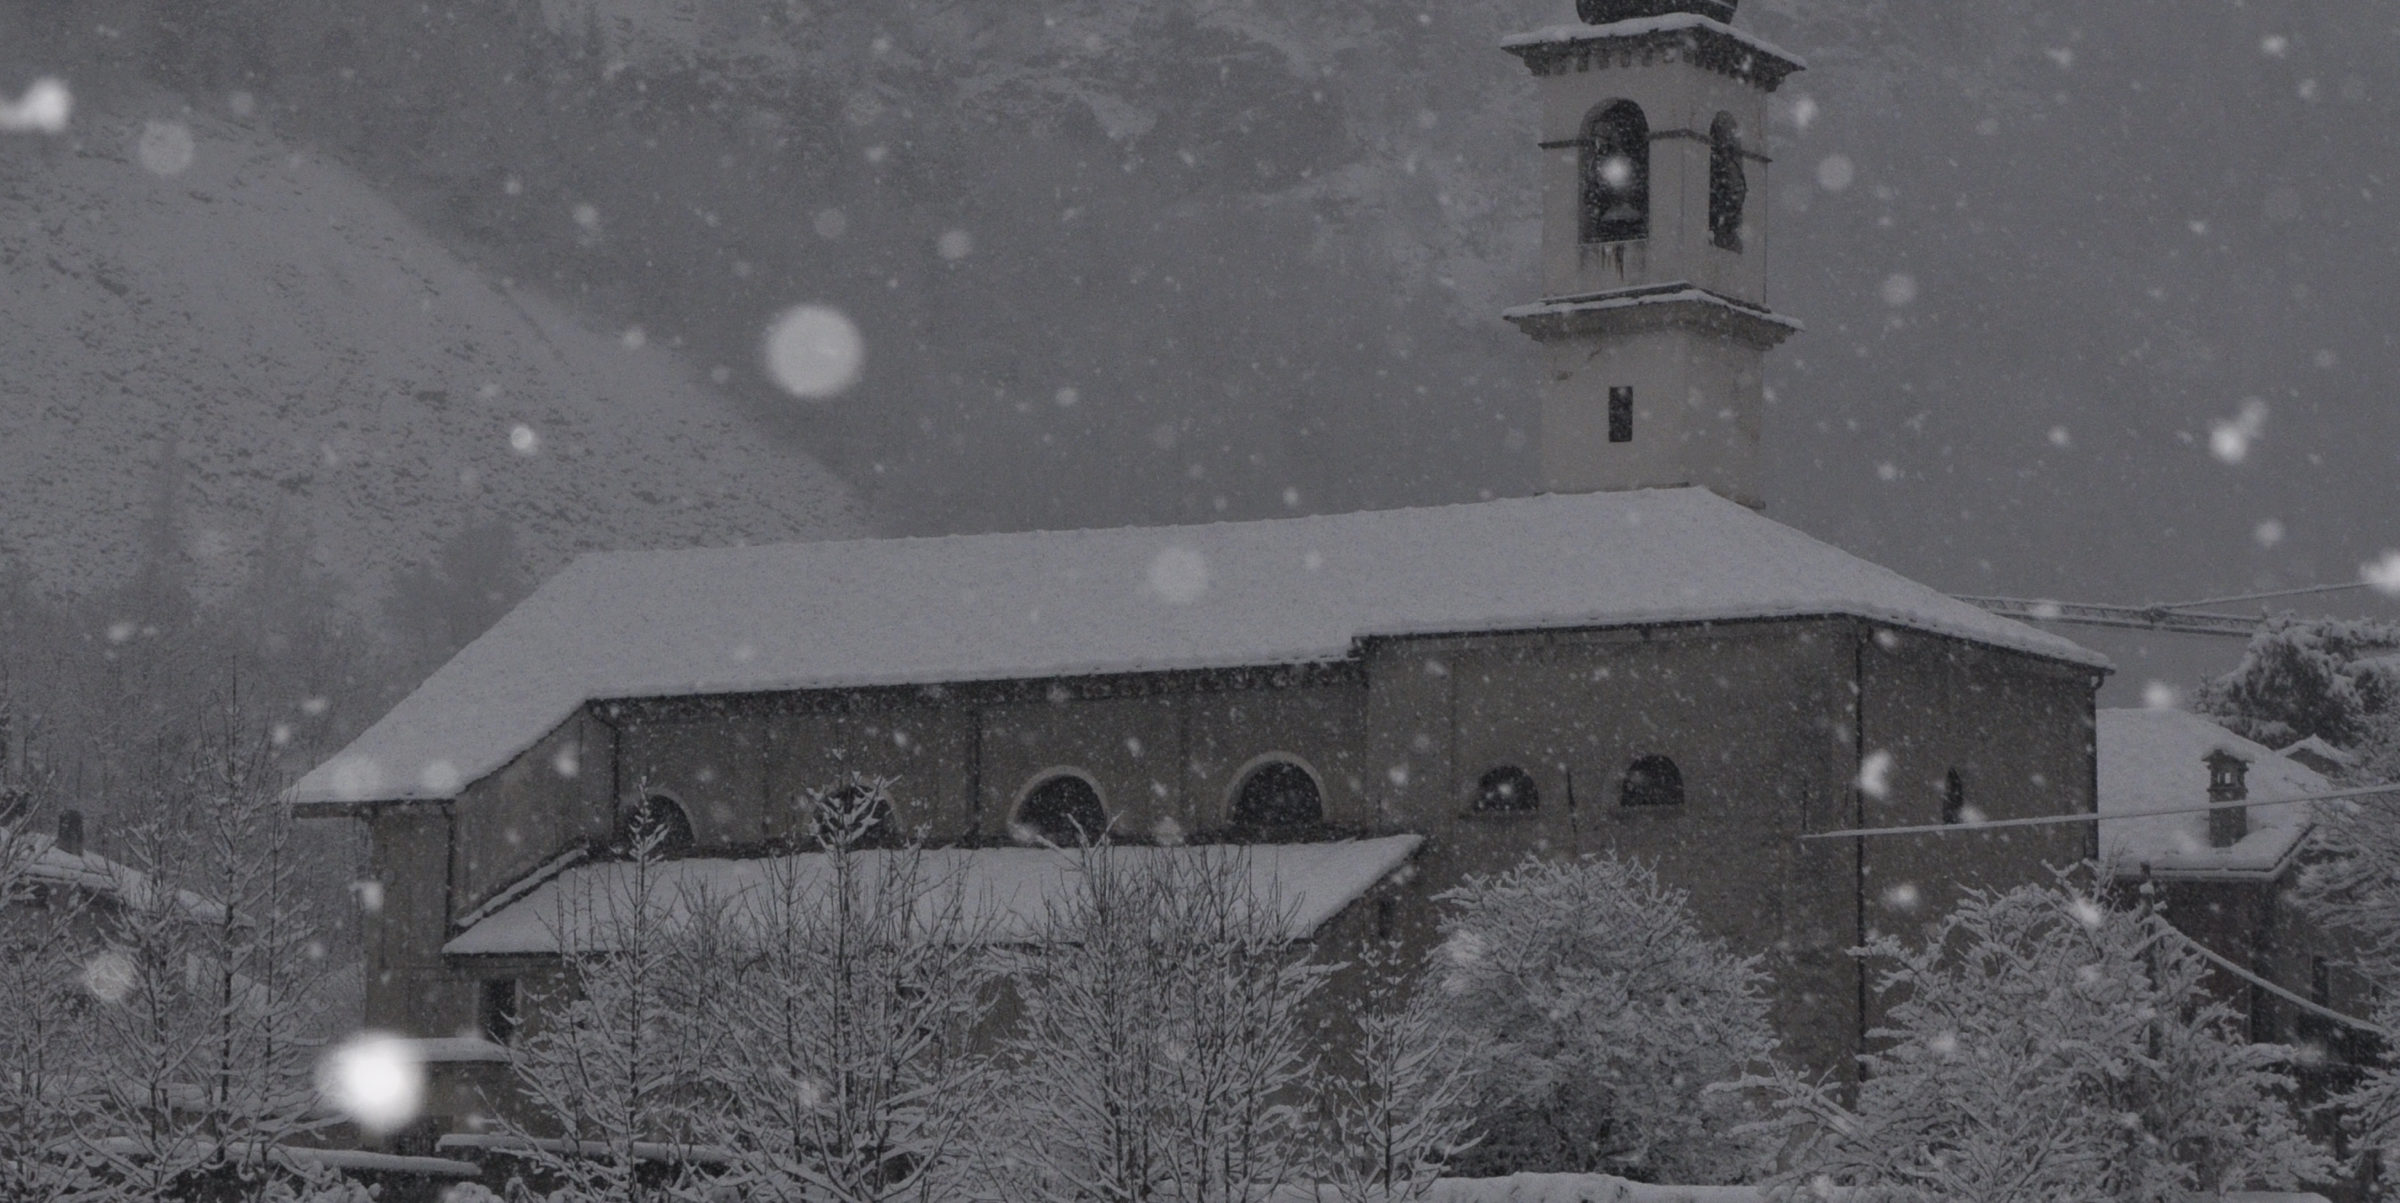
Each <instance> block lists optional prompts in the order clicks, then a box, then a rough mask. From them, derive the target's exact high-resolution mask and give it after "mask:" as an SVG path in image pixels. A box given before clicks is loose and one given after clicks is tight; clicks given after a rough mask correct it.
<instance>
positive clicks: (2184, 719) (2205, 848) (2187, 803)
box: [2098, 710, 2333, 878]
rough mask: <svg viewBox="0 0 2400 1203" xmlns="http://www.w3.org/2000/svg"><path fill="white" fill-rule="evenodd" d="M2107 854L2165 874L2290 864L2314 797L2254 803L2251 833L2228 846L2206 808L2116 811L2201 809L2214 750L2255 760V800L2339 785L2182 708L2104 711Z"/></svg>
mask: <svg viewBox="0 0 2400 1203" xmlns="http://www.w3.org/2000/svg"><path fill="white" fill-rule="evenodd" d="M2098 720H2099V737H2100V738H2099V749H2098V751H2099V761H2100V814H2101V815H2102V818H2101V820H2100V858H2101V861H2102V863H2104V864H2108V865H2110V866H2112V867H2113V868H2114V869H2115V871H2116V872H2117V873H2119V874H2121V875H2124V876H2129V877H2139V876H2141V875H2142V872H2143V870H2144V869H2145V868H2147V869H2148V870H2149V871H2150V872H2152V873H2154V874H2156V875H2158V876H2162V877H2184V878H2204V877H2217V878H2235V877H2261V876H2272V875H2274V874H2276V873H2279V872H2280V871H2282V869H2283V868H2284V866H2285V865H2286V864H2287V863H2288V862H2289V860H2290V858H2291V856H2292V853H2293V852H2294V851H2295V850H2296V849H2297V848H2298V847H2299V845H2300V840H2301V839H2302V837H2304V836H2306V835H2307V834H2308V829H2309V826H2310V824H2311V822H2312V817H2313V816H2312V814H2311V811H2310V807H2309V804H2307V803H2301V804H2297V805H2289V806H2266V805H2260V806H2251V807H2248V808H2246V809H2247V813H2248V815H2249V834H2247V835H2245V836H2243V837H2242V838H2241V839H2240V840H2239V841H2238V842H2236V843H2235V844H2233V845H2232V846H2231V847H2227V848H2216V847H2211V846H2210V845H2209V839H2208V818H2209V817H2208V815H2207V814H2206V813H2205V812H2194V813H2190V814H2175V815H2153V816H2150V817H2147V818H2139V819H2111V818H2108V817H2106V816H2108V815H2112V814H2124V813H2127V812H2129V811H2144V810H2160V809H2165V808H2170V807H2192V806H2200V805H2204V804H2206V803H2207V802H2208V800H2209V799H2208V757H2209V754H2210V753H2212V752H2224V753H2226V754H2228V755H2231V756H2235V757H2238V758H2240V759H2241V760H2243V761H2245V762H2247V763H2248V765H2249V768H2248V769H2247V770H2246V772H2245V773H2244V787H2245V788H2246V789H2247V790H2248V792H2249V796H2250V797H2251V798H2253V799H2258V800H2260V801H2262V802H2263V801H2266V800H2269V799H2275V798H2294V797H2301V796H2305V795H2309V794H2317V793H2323V792H2324V791H2326V790H2329V789H2332V788H2333V786H2332V784H2331V783H2330V782H2328V781H2326V780H2325V778H2324V776H2323V775H2321V774H2319V773H2318V772H2317V771H2316V770H2314V769H2311V768H2309V767H2308V766H2307V765H2304V764H2301V763H2299V762H2298V761H2295V760H2293V759H2291V758H2290V757H2288V756H2285V755H2283V754H2282V753H2280V752H2277V751H2275V750H2273V749H2271V748H2269V747H2267V746H2266V745H2264V744H2259V743H2254V742H2252V741H2250V740H2247V739H2244V738H2242V737H2241V736H2239V735H2236V734H2234V733H2233V732H2231V731H2228V730H2226V729H2225V728H2223V727H2220V726H2218V725H2217V724H2216V723H2215V722H2213V721H2211V720H2209V719H2208V718H2206V717H2204V716H2201V715H2197V714H2192V713H2189V712H2187V711H2182V710H2102V711H2100V712H2099V716H2098Z"/></svg>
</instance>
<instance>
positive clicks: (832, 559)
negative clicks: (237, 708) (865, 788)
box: [293, 488, 2107, 804]
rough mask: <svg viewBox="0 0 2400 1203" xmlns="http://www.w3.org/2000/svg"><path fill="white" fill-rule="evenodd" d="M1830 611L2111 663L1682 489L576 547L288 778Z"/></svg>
mask: <svg viewBox="0 0 2400 1203" xmlns="http://www.w3.org/2000/svg"><path fill="white" fill-rule="evenodd" d="M1827 615H1848V616H1855V617H1859V618H1865V619H1869V620H1873V621H1878V622H1887V623H1891V624H1893V625H1896V626H1900V627H1906V628H1913V629H1917V630H1922V631H1927V632H1931V633H1935V634H1940V635H1948V636H1952V637H1955V638H1959V639H1964V640H1968V641H1972V642H1976V643H1982V644H1987V645H1991V646H1996V647H2004V648H2010V649H2014V650H2017V651H2022V652H2027V653H2030V654H2033V655H2037V656H2043V657H2048V658H2051V659H2056V660H2063V661H2067V662H2071V663H2075V664H2081V665H2087V666H2091V667H2095V668H2098V667H2105V666H2106V664H2107V661H2106V660H2105V659H2104V658H2103V657H2101V656H2099V655H2098V654H2096V653H2093V652H2091V651H2088V650H2086V649H2084V648H2082V647H2079V646H2077V645H2076V644H2074V643H2072V642H2069V641H2068V640H2066V639H2063V638H2060V637H2059V636H2056V635H2052V634H2048V633H2045V632H2041V631H2037V630H2034V629H2033V628H2031V627H2027V626H2024V625H2022V624H2019V623H2017V622H2014V621H2011V620H2008V619H2005V618H2000V617H1996V616H1994V615H1992V614H1989V613H1987V612H1985V611H1983V610H1980V609H1978V608H1976V607H1974V606H1970V605H1968V604H1966V603H1964V602H1960V601H1958V600H1956V599H1954V598H1951V597H1948V596H1945V595H1943V594H1941V593H1939V592H1936V591H1935V590H1933V589H1931V588H1928V587H1926V586H1924V585H1920V584H1918V583H1916V582H1914V581H1910V580H1908V579H1906V578H1904V577H1902V576H1900V575H1899V574H1897V573H1894V572H1891V571H1890V570H1888V569H1884V568H1880V567H1877V566H1876V565H1873V564H1870V563H1868V562H1867V561H1865V560H1862V559H1860V558H1858V557H1856V556H1853V555H1851V554H1849V553H1847V552H1844V551H1841V550H1839V549H1837V548H1834V547H1832V546H1830V545H1828V544H1825V543H1822V542H1819V541H1818V540H1816V539H1812V538H1810V537H1809V536H1807V535H1804V534H1801V533H1800V532H1799V531H1796V530H1793V529H1791V528H1790V527H1787V526H1784V525H1782V524H1781V523H1778V522H1775V521H1773V520H1771V519H1768V518H1766V517H1764V516H1762V515H1760V514H1758V513H1756V512H1754V511H1752V510H1749V509H1747V508H1744V507H1742V506H1740V505H1737V504H1735V503H1733V502H1731V501H1727V500H1725V499H1724V498H1721V497H1718V496H1716V495H1715V494H1713V493H1710V492H1707V491H1706V490H1703V489H1693V488H1686V489H1659V490H1640V491H1631V492H1615V493H1589V494H1552V495H1546V496H1540V497H1527V498H1515V499H1506V500H1499V501H1486V502H1477V503H1471V504H1465V505H1447V506H1430V507H1423V508H1416V509H1399V510H1377V511H1365V512H1358V513H1348V514H1329V515H1318V516H1311V517H1298V518H1278V519H1268V520H1262V521H1251V522H1220V523H1212V524H1208V525H1200V526H1176V527H1117V528H1109V529H1098V530H1075V531H1031V532H1019V533H1003V534H986V535H953V536H943V537H933V538H913V539H885V540H851V541H842V542H823V543H784V544H762V545H756V546H750V547H738V548H714V549H701V550H691V551H636V552H617V553H607V554H596V555H587V556H584V557H583V558H581V559H578V560H576V561H575V562H574V563H572V564H570V565H569V566H568V567H567V568H566V569H565V570H564V571H562V572H560V573H559V574H558V575H557V576H555V577H553V578H552V579H551V580H550V581H549V582H547V583H546V584H544V585H543V586H542V587H541V588H540V589H539V590H537V591H535V593H534V594H533V596H532V597H530V598H528V599H527V600H526V601H525V602H524V603H523V604H521V605H519V606H518V607H517V608H516V609H514V610H512V611H510V612H509V613H508V614H507V615H506V616H505V617H503V618H502V619H501V620H500V621H499V623H497V624H496V625H494V626H493V627H492V629H491V630H489V631H487V632H485V633H484V635H483V636H482V637H481V638H479V639H477V640H475V641H474V642H473V643H471V644H469V645H468V646H467V647H466V648H465V650H463V651H461V652H460V653H459V654H458V655H457V656H455V657H453V658H452V659H451V660H450V662H449V663H447V664H445V665H443V666H442V667H441V668H440V669H439V670H438V671H436V672H435V673H434V674H433V675H432V676H431V677H430V678H428V679H427V680H426V681H425V683H424V684H423V685H421V686H419V687H418V688H417V690H416V691H415V692H413V693H411V694H410V695H409V696H408V697H406V698H404V699H402V701H401V702H400V703H399V705H397V706H395V707H393V708H392V710H391V711H390V712H389V713H388V714H386V715H385V716H384V717H383V718H382V719H381V720H379V721H378V722H376V723H375V724H374V725H373V726H372V727H370V728H368V729H367V731H366V732H365V733H364V734H362V735H360V736H359V737H358V738H357V739H356V740H354V741H353V742H352V743H351V744H350V746H349V747H347V748H345V749H344V750H343V751H342V752H341V753H339V754H337V755H336V756H335V757H333V758H332V759H331V760H329V761H327V762H326V763H324V764H322V765H320V766H318V767H317V768H316V769H315V770H314V771H313V772H311V773H309V774H308V775H307V776H306V777H305V778H303V779H302V780H301V781H300V783H299V784H298V785H297V786H296V787H295V788H294V792H293V798H294V800H295V801H296V802H300V803H304V804H307V803H323V804H343V803H361V802H384V801H404V800H438V799H448V798H453V797H456V796H457V794H458V791H459V790H460V789H461V788H462V787H463V786H465V785H466V784H468V783H470V782H473V781H475V780H477V779H479V778H481V777H483V776H485V775H486V774H489V773H491V772H494V771H496V770H497V769H499V768H501V767H502V766H504V765H505V764H507V763H508V761H509V760H510V759H512V758H513V757H515V756H516V755H518V754H519V753H521V752H523V751H524V750H525V749H527V748H529V747H531V746H533V744H534V743H535V742H536V741H538V740H539V739H541V738H542V736H544V735H545V734H547V733H548V732H550V731H552V730H554V729H555V728H556V727H557V726H558V725H559V724H560V723H561V722H563V721H565V720H566V719H567V718H568V717H569V716H571V715H572V714H574V713H575V711H576V709H577V708H578V707H580V706H582V705H584V704H585V703H587V702H590V701H594V700H600V699H609V698H635V697H668V696H693V695H703V694H731V693H764V692H778V691H793V690H808V689H838V688H854V687H871V686H908V685H930V684H943V683H955V682H970V681H1002V680H1046V679H1052V678H1059V677H1076V676H1096V675H1107V674H1125V673H1144V672H1168V671H1187V670H1213V669H1227V668H1242V667H1257V666H1269V665H1283V664H1310V663H1331V662H1339V661H1344V660H1348V659H1351V658H1353V657H1355V656H1356V655H1357V654H1358V651H1359V647H1360V645H1361V644H1362V642H1363V641H1366V640H1371V639H1375V638H1379V637H1397V636H1413V635H1436V634H1475V633H1486V632H1502V631H1529V630H1549V629H1560V628H1573V627H1609V626H1637V625H1655V624H1664V623H1684V622H1709V621H1731V620H1747V619H1764V618H1779V617H1815V616H1827Z"/></svg>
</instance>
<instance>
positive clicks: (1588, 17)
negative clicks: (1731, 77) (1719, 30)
mask: <svg viewBox="0 0 2400 1203" xmlns="http://www.w3.org/2000/svg"><path fill="white" fill-rule="evenodd" d="M1741 5H1742V0H1575V15H1576V16H1578V17H1581V18H1583V21H1584V24H1586V25H1607V24H1610V23H1612V22H1616V21H1631V20H1633V19H1635V18H1637V17H1663V16H1665V15H1667V14H1668V13H1698V14H1700V15H1701V16H1703V17H1707V18H1709V19H1710V20H1712V21H1731V20H1732V19H1733V10H1735V9H1737V8H1740V7H1741Z"/></svg>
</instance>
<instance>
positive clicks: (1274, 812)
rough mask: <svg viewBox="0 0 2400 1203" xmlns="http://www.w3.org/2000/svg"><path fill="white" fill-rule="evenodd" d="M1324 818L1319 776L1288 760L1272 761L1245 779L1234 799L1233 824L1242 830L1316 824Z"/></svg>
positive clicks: (1253, 770)
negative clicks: (1318, 788) (1318, 782)
mask: <svg viewBox="0 0 2400 1203" xmlns="http://www.w3.org/2000/svg"><path fill="white" fill-rule="evenodd" d="M1324 821H1325V800H1324V797H1323V796H1322V795H1321V794H1320V793H1319V792H1318V790H1317V779H1316V778H1314V777H1311V776H1309V775H1308V770H1307V769H1304V768H1301V767H1300V766H1299V765H1296V764H1294V763H1292V762H1291V761H1288V760H1270V761H1268V762H1267V763H1265V764H1262V765H1260V766H1258V767H1257V768H1255V769H1252V770H1250V775H1249V776H1247V777H1244V778H1242V788H1241V791H1240V792H1239V793H1238V794H1236V795H1235V796H1234V800H1233V825H1234V826H1235V827H1237V828H1241V829H1243V830H1251V831H1255V830H1259V829H1261V828H1273V827H1314V826H1316V825H1317V824H1319V823H1322V822H1324Z"/></svg>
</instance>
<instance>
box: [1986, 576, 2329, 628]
mask: <svg viewBox="0 0 2400 1203" xmlns="http://www.w3.org/2000/svg"><path fill="white" fill-rule="evenodd" d="M2371 587H2372V586H2370V585H2369V584H2368V583H2366V582H2364V581H2346V582H2342V583H2340V584H2332V585H2306V586H2302V587H2301V588H2298V589H2273V590H2269V591H2267V592H2264V593H2239V594H2235V595H2233V596H2231V597H2206V598H2202V599H2200V600H2198V601H2184V602H2153V603H2151V604H2149V605H2144V606H2133V605H2122V604H2118V603H2115V602H2069V601H2057V600H2054V599H2051V598H2035V597H1966V596H1961V597H1960V598H1959V599H1958V600H1960V601H1963V602H1965V603H1967V604H1968V605H1971V606H1978V607H1981V608H1982V609H1985V610H1989V611H1991V612H1992V613H1994V614H1998V615H2000V616H2002V617H2004V618H2015V619H2020V620H2023V621H2026V622H2049V623H2060V624H2064V625H2068V626H2086V627H2115V628H2119V629H2125V630H2141V631H2164V632H2166V633H2169V634H2176V635H2222V636H2226V637H2228V638H2242V639H2247V638H2249V637H2250V636H2251V635H2252V634H2254V633H2256V632H2257V630H2258V623H2259V619H2258V618H2257V617H2253V616H2250V615H2246V614H2224V613H2209V612H2205V611H2201V612H2195V611H2198V608H2199V607H2201V606H2230V605H2234V604H2237V603H2240V602H2254V601H2268V600H2271V599H2273V598H2278V597H2310V596H2314V595H2317V594H2321V593H2343V592H2347V591H2349V590H2352V589H2366V588H2371Z"/></svg>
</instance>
